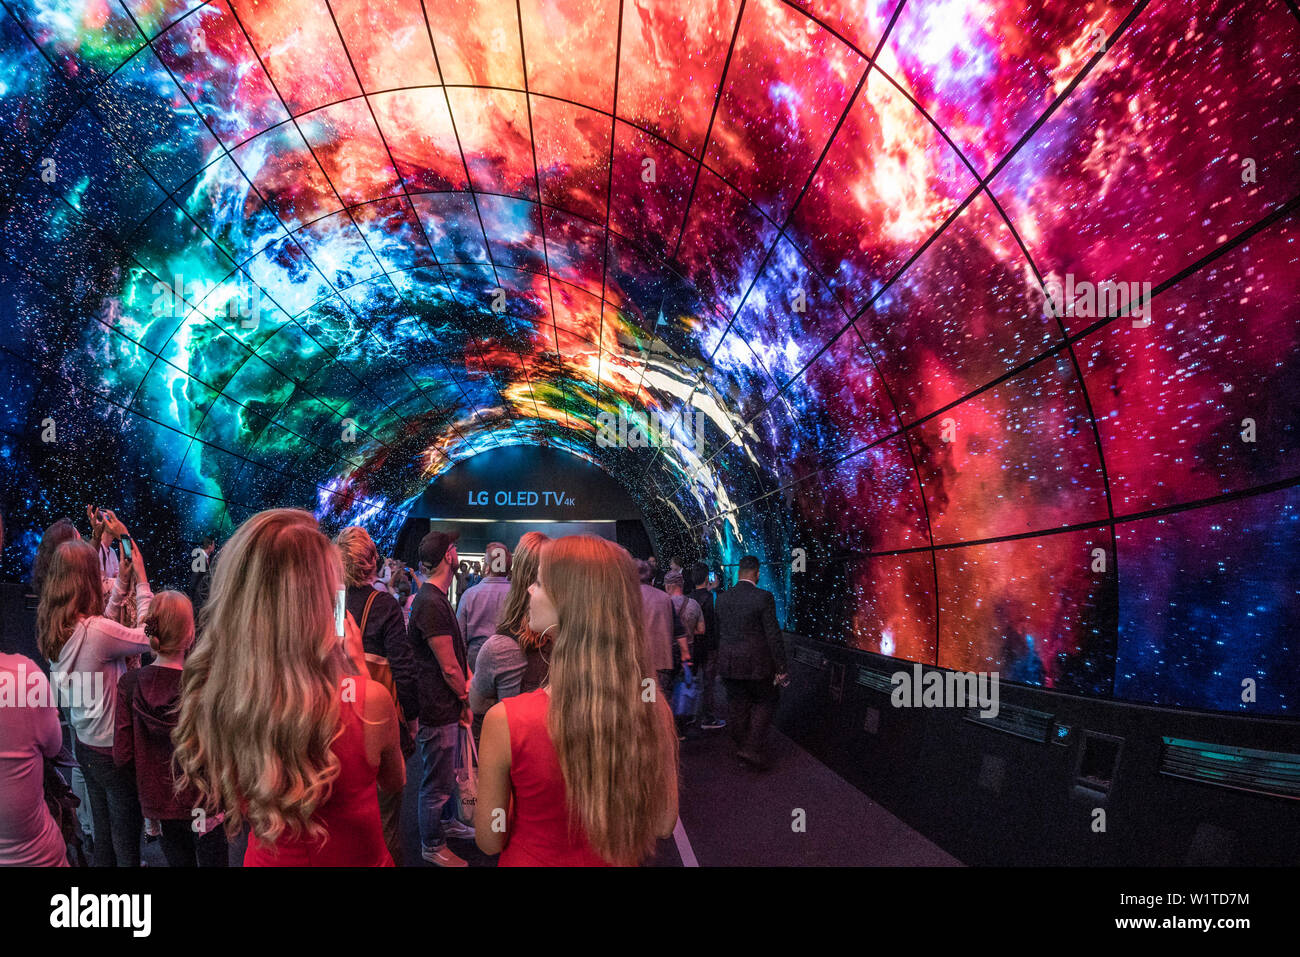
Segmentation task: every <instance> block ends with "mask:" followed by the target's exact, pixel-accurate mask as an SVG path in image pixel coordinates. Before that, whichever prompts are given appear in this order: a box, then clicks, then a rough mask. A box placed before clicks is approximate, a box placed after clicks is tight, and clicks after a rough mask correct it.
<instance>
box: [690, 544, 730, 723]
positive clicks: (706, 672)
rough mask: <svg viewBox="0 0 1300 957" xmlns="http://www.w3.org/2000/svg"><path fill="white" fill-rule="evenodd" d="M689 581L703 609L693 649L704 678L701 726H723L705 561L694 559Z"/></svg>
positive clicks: (715, 625)
mask: <svg viewBox="0 0 1300 957" xmlns="http://www.w3.org/2000/svg"><path fill="white" fill-rule="evenodd" d="M691 584H692V585H694V586H695V587H694V590H693V591H691V593H690V597H691V598H694V599H695V601H696V603H697V604H698V605H699V606H700V609H701V610H702V611H703V612H704V634H703V635H697V636H696V639H695V649H694V651H693V652H692V655H693V656H694V658H695V671H696V674H698V675H699V676H700V681H701V682H703V684H702V687H701V689H700V692H701V693H700V729H701V730H702V731H716V730H717V729H718V728H724V727H726V725H727V722H725V721H723V720H722V718H720V717H718V713H717V709H716V695H715V694H714V686H715V685H716V684H717V680H718V656H717V651H718V613H717V609H716V607H715V606H714V604H713V589H711V588H710V587H709V568H708V566H707V565H705V564H704V562H696V563H695V565H694V567H693V568H692V569H691Z"/></svg>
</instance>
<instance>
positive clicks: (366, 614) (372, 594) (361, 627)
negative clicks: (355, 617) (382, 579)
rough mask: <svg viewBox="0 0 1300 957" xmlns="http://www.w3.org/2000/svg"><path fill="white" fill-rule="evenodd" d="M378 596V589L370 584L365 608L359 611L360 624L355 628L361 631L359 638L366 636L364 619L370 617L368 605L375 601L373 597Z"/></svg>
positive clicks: (363, 638)
mask: <svg viewBox="0 0 1300 957" xmlns="http://www.w3.org/2000/svg"><path fill="white" fill-rule="evenodd" d="M378 597H379V589H378V588H375V587H374V586H371V588H370V597H369V598H367V599H366V609H365V611H363V612H362V613H361V624H360V625H358V626H357V630H358V631H360V632H361V639H362V640H363V641H364V640H365V637H366V619H368V618H369V617H370V606H371V605H373V604H374V603H375V599H376V598H378Z"/></svg>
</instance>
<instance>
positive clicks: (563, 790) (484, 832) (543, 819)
mask: <svg viewBox="0 0 1300 957" xmlns="http://www.w3.org/2000/svg"><path fill="white" fill-rule="evenodd" d="M529 596H530V597H529V609H528V624H529V627H530V628H531V629H533V631H535V632H537V633H538V634H545V633H546V632H548V631H552V630H554V631H555V632H556V638H555V641H554V644H553V645H552V653H551V662H550V674H549V679H548V683H547V685H546V686H545V687H543V688H540V689H539V690H537V691H534V692H531V693H529V694H522V695H517V696H515V697H513V698H507V699H505V700H504V701H502V702H501V703H500V704H497V705H495V706H494V707H492V709H491V710H489V711H488V713H487V716H486V718H485V719H484V721H483V737H482V746H481V748H480V750H479V790H478V807H477V810H476V814H475V822H474V833H475V840H476V842H477V843H478V846H479V848H480V849H482V850H483V851H484V852H486V853H488V854H496V853H500V854H501V859H500V862H499V863H500V865H501V866H503V867H509V866H525V867H527V866H560V867H594V866H610V865H636V864H639V863H641V862H642V861H644V860H645V859H646V857H648V856H649V855H650V854H651V853H652V852H653V851H654V847H655V841H656V838H658V837H667V836H668V835H669V834H671V833H672V830H673V826H674V824H675V823H676V821H677V732H676V730H675V727H674V725H673V718H672V712H671V711H670V709H669V708H668V704H667V702H666V701H664V700H663V697H662V696H661V695H658V694H657V686H656V683H655V681H654V679H653V678H651V677H647V670H646V668H645V667H644V653H643V647H644V645H643V626H642V610H641V588H640V583H639V581H638V579H637V576H636V570H635V568H634V566H633V564H632V559H631V556H630V555H628V553H627V552H626V551H624V550H623V549H621V548H620V547H619V546H617V545H615V544H613V543H612V542H608V541H606V540H605V539H602V538H595V537H593V536H588V535H574V536H569V537H567V538H561V539H557V540H555V541H553V542H549V543H547V544H546V545H544V546H543V549H542V557H541V565H540V568H539V571H538V580H537V582H536V583H535V584H534V585H533V586H532V588H531V589H530V590H529Z"/></svg>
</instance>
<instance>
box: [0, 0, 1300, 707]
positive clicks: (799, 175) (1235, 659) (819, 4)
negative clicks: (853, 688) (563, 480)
mask: <svg viewBox="0 0 1300 957" xmlns="http://www.w3.org/2000/svg"><path fill="white" fill-rule="evenodd" d="M0 59H2V60H3V80H2V81H0V104H2V109H3V116H2V117H0V189H2V190H3V197H4V202H3V207H2V208H3V213H2V215H3V226H2V229H0V234H2V238H3V265H2V266H0V269H2V270H3V272H2V273H0V275H2V276H3V299H2V306H0V309H2V313H3V333H2V335H3V340H2V342H0V432H2V433H3V447H2V448H0V464H2V466H3V488H2V490H0V495H2V498H3V501H2V502H0V505H2V507H3V510H4V512H5V515H6V519H7V523H8V525H9V527H10V546H9V548H8V549H7V550H6V554H5V556H4V572H5V577H7V578H10V579H14V580H20V579H21V578H22V577H23V575H24V565H25V563H27V562H28V561H29V560H30V557H31V554H32V552H33V550H34V546H35V542H36V540H37V537H38V536H39V533H40V529H41V528H42V527H43V526H45V525H47V524H49V523H50V522H52V521H53V520H55V519H56V518H58V517H59V516H60V515H63V514H69V515H72V516H74V517H76V516H77V515H78V514H84V508H85V504H86V503H87V502H94V503H96V504H98V505H102V506H110V505H111V506H114V507H116V508H117V509H118V510H119V511H120V512H121V513H122V514H123V515H124V516H126V517H128V518H129V519H130V520H131V524H132V530H133V532H134V533H135V534H136V536H137V538H139V539H140V540H141V541H142V542H143V543H147V544H148V547H149V551H150V553H151V557H152V560H153V562H154V564H155V565H156V566H160V567H166V566H168V565H169V563H170V565H176V566H177V567H183V563H184V562H185V561H186V556H187V554H188V549H189V547H190V546H191V545H192V544H193V543H194V541H195V540H196V539H197V538H198V537H200V536H202V535H203V534H205V533H208V532H210V531H215V532H217V534H218V535H227V534H229V531H230V530H231V529H232V527H233V526H234V525H236V524H238V523H239V522H240V521H242V520H243V519H244V518H246V517H247V516H248V515H249V514H251V513H252V512H253V511H255V510H258V509H261V508H265V507H269V506H278V505H294V506H302V507H308V508H311V509H313V510H314V511H315V512H316V514H317V515H318V516H319V518H320V519H321V521H322V524H323V526H324V527H325V528H326V529H328V530H334V529H337V528H339V527H341V526H343V525H345V524H349V523H362V524H365V525H367V526H368V527H369V528H370V529H371V531H372V532H373V533H374V535H375V537H376V538H377V539H379V540H380V541H381V543H383V542H387V543H390V544H391V541H392V538H393V537H394V536H395V534H396V531H397V530H398V529H399V528H400V526H401V523H402V520H403V518H404V516H405V515H406V513H407V511H408V510H409V509H410V507H411V504H412V503H413V502H415V501H416V500H417V499H418V497H419V496H420V495H421V494H422V492H423V490H424V489H426V488H427V487H428V486H429V485H430V483H431V482H432V481H433V480H435V479H436V478H437V476H439V475H440V474H441V473H443V472H444V471H445V470H447V469H448V468H450V467H451V466H452V465H453V464H455V463H456V462H459V461H462V460H464V459H467V458H470V457H472V456H474V455H476V454H478V453H480V452H483V451H485V450H490V449H495V448H498V447H502V446H511V445H519V444H525V445H540V446H548V447H551V448H554V449H556V450H559V451H562V452H567V453H571V454H574V455H577V456H580V457H582V458H583V459H585V460H587V461H589V462H591V463H593V464H594V465H597V466H599V467H600V468H602V469H603V470H605V471H606V472H607V473H609V474H610V475H611V476H612V477H614V478H615V479H616V480H618V481H619V482H620V483H621V484H622V485H623V486H624V488H625V489H626V490H627V492H628V494H630V495H631V496H632V497H633V498H634V500H635V501H636V502H637V504H638V505H639V507H640V508H641V510H642V512H643V513H644V515H645V516H646V519H647V521H648V522H649V524H650V525H651V526H652V527H653V529H654V531H655V533H656V540H658V541H659V542H660V543H661V544H662V543H664V542H670V543H675V547H679V548H680V549H682V550H684V551H686V552H689V553H691V554H692V555H693V556H694V555H698V556H700V557H707V558H709V559H710V560H712V561H715V562H721V563H723V564H734V563H735V562H736V561H737V560H738V559H739V558H740V557H741V556H742V555H744V554H746V553H754V554H756V555H758V556H759V557H760V558H761V559H762V561H763V562H764V572H763V575H764V579H763V582H764V584H766V585H768V586H769V587H771V588H772V589H773V590H774V591H775V592H776V594H777V596H778V601H779V603H780V610H781V614H782V616H783V618H784V621H785V624H786V626H787V628H788V629H789V630H791V631H796V632H799V633H801V634H805V635H809V636H813V637H817V638H822V639H825V640H828V641H835V642H846V643H849V644H851V645H854V646H857V647H860V648H863V649H866V650H870V651H873V652H880V653H884V654H886V655H892V656H896V657H898V658H900V659H909V660H913V661H922V662H931V663H935V664H938V665H941V666H945V667H950V668H959V669H967V670H983V671H986V670H999V671H1000V672H1001V673H1002V674H1003V676H1004V677H1006V678H1009V679H1011V680H1013V681H1019V682H1024V683H1026V684H1033V685H1040V686H1042V687H1045V688H1051V689H1057V690H1061V691H1066V692H1070V693H1078V694H1086V695H1096V696H1102V697H1115V698H1120V699H1126V700H1134V701H1141V702H1149V703H1156V704H1160V705H1170V706H1182V707H1189V708H1199V709H1210V710H1217V711H1234V712H1237V711H1247V712H1253V713H1259V714H1277V715H1290V714H1294V713H1295V710H1296V707H1297V702H1298V700H1300V698H1298V695H1300V652H1298V650H1297V641H1298V639H1297V637H1296V636H1297V634H1300V598H1298V596H1297V589H1298V588H1300V545H1298V544H1297V543H1298V542H1300V535H1298V534H1297V533H1298V532H1300V521H1298V520H1297V519H1298V516H1300V490H1298V489H1297V487H1296V482H1297V476H1300V433H1298V428H1300V427H1298V426H1297V411H1298V410H1300V341H1298V340H1300V310H1298V308H1297V294H1298V293H1300V204H1298V199H1297V195H1298V194H1300V90H1298V88H1297V77H1300V15H1298V14H1297V11H1296V7H1295V5H1294V4H1293V3H1292V2H1291V0H1249V2H1247V0H1241V2H1226V0H1225V2H1209V0H1205V2H1189V0H1150V2H1136V3H1134V2H1127V0H1087V2H1072V3H1062V2H1056V0H1050V2H1049V0H907V2H905V3H904V2H900V0H862V2H857V3H837V2H832V0H826V2H823V0H808V2H807V3H794V2H790V3H782V2H777V0H656V2H653V3H651V2H646V0H624V2H621V3H620V0H565V2H544V0H518V2H516V0H508V2H498V0H464V2H456V3H451V2H436V0H425V2H423V3H421V2H419V0H384V2H362V0H260V2H254V0H214V2H209V3H195V2H190V0H165V2H157V0H0ZM173 556H174V557H173Z"/></svg>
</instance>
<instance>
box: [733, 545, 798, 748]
mask: <svg viewBox="0 0 1300 957" xmlns="http://www.w3.org/2000/svg"><path fill="white" fill-rule="evenodd" d="M738 575H739V580H738V581H737V582H736V585H735V587H734V588H729V589H727V590H726V591H725V592H723V593H722V594H720V595H718V596H717V620H718V675H719V676H720V677H721V678H722V684H723V686H724V687H725V688H726V689H727V711H728V714H727V723H728V725H729V726H730V729H731V740H732V741H734V742H735V743H736V748H737V751H736V756H737V757H738V758H740V759H741V760H742V761H744V762H745V763H746V764H748V765H750V766H751V767H754V768H757V769H760V770H761V769H763V768H764V767H766V758H765V757H764V749H765V747H766V743H767V731H768V728H769V727H770V726H771V724H772V717H773V716H774V715H775V714H776V703H777V696H778V691H777V686H778V684H784V683H785V681H786V664H785V644H784V642H783V640H782V638H781V629H780V627H779V626H778V625H777V623H776V600H775V599H774V598H773V597H772V593H771V592H769V591H764V590H763V589H762V588H759V587H758V559H757V558H755V557H754V556H753V555H746V556H745V557H744V558H742V559H741V560H740V568H739V572H738Z"/></svg>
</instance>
